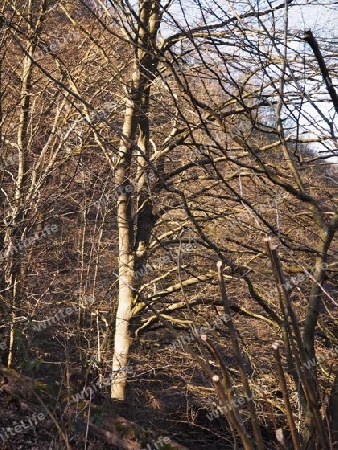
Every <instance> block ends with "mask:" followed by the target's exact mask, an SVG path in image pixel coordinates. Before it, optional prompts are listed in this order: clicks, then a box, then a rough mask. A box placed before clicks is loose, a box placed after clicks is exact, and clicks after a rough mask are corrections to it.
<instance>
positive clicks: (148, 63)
mask: <svg viewBox="0 0 338 450" xmlns="http://www.w3.org/2000/svg"><path fill="white" fill-rule="evenodd" d="M159 7H160V2H159V1H158V0H143V1H140V2H139V16H138V30H137V36H136V37H137V39H136V40H135V41H133V45H134V46H135V47H134V52H135V63H134V72H133V77H132V84H131V88H130V92H129V98H128V100H127V107H126V112H125V118H124V124H123V139H122V142H121V146H120V149H119V162H118V166H117V170H116V182H117V186H118V204H117V214H118V218H117V224H118V235H119V274H118V275H119V299H118V309H117V314H116V321H115V349H114V357H113V382H112V387H111V397H112V398H115V399H119V400H123V399H124V397H125V388H126V381H127V371H126V367H127V365H128V354H129V348H130V344H131V338H130V322H131V318H132V302H133V299H134V297H135V292H136V287H135V281H136V280H134V273H135V263H136V252H137V253H138V254H139V250H140V247H141V246H143V247H144V246H145V245H146V244H147V243H148V242H149V236H150V233H151V229H152V227H153V226H154V223H155V221H154V220H149V217H150V216H151V202H150V199H149V198H145V197H144V194H141V195H138V202H137V203H138V204H137V209H138V218H137V219H136V223H135V225H134V223H133V220H132V209H131V202H132V190H133V188H132V184H131V183H130V180H131V179H132V178H135V177H136V175H135V174H134V176H132V174H131V164H132V156H133V145H132V141H135V139H136V135H137V134H138V139H137V149H135V150H136V151H137V160H138V162H139V173H138V174H137V175H138V178H139V179H140V180H141V182H140V187H141V189H142V187H143V182H144V180H145V179H146V177H145V176H144V174H145V172H144V171H145V164H144V155H146V156H148V151H149V148H148V147H149V95H150V85H151V82H152V79H153V77H154V74H155V71H156V66H157V56H156V52H155V49H156V35H157V31H158V29H159V22H160V21H159V18H160V12H159ZM154 52H155V54H154ZM140 150H141V152H140ZM140 160H142V161H143V162H142V164H140ZM142 180H143V182H142ZM143 192H144V190H143ZM151 218H152V217H151ZM134 228H135V230H134ZM134 235H135V236H136V239H134ZM134 241H136V242H134ZM141 253H142V255H141V258H143V256H144V253H143V252H141Z"/></svg>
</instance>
